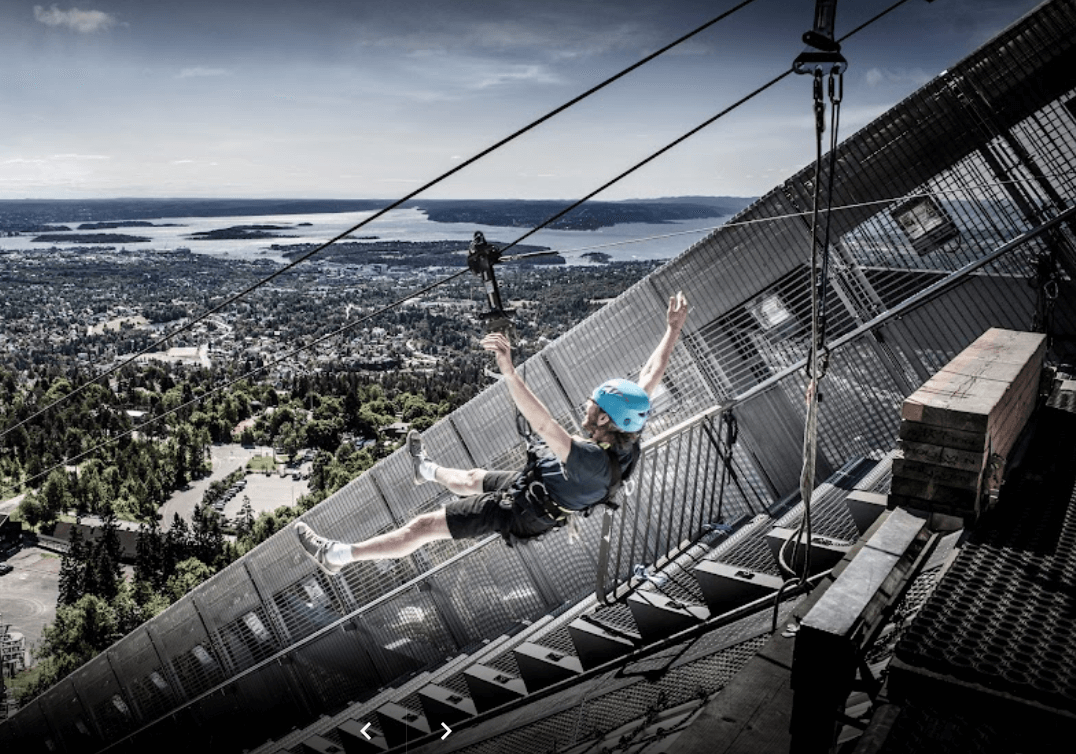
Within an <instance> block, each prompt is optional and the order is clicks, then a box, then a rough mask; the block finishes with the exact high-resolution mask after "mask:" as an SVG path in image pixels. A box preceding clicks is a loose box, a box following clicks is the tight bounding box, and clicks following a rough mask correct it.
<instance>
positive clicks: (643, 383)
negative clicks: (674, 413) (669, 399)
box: [639, 291, 687, 397]
mask: <svg viewBox="0 0 1076 754" xmlns="http://www.w3.org/2000/svg"><path fill="white" fill-rule="evenodd" d="M686 320H687V298H686V297H685V296H684V293H683V291H680V292H678V293H677V294H676V295H675V296H671V297H670V298H669V310H668V311H667V312H666V313H665V321H666V323H667V326H666V328H665V335H664V336H662V338H661V342H660V343H658V347H657V348H655V349H654V353H652V354H650V358H649V359H647V360H646V364H645V365H643V370H642V371H641V372H640V373H639V387H641V388H642V389H643V390H645V391H646V394H647V395H649V396H651V397H653V395H654V391H655V390H657V387H658V385H660V384H661V378H662V377H663V376H664V375H665V369H666V368H667V367H668V366H669V359H670V358H672V352H673V348H674V347H675V346H676V341H677V340H679V339H680V331H681V330H682V329H683V328H684V322H685V321H686Z"/></svg>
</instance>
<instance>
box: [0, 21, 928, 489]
mask: <svg viewBox="0 0 1076 754" xmlns="http://www.w3.org/2000/svg"><path fill="white" fill-rule="evenodd" d="M907 1H908V0H898V2H897V3H896V4H894V5H893V6H891V7H890V8H888V9H887V10H884V11H882V12H881V13H879V14H877V15H876V16H874V17H873V18H872V19H871V20H870V21H868V22H866V23H863V24H861V25H860V26H858V27H856V28H855V29H853V30H852V31H851V32H849V33H848V34H846V35H845V36H844V37H841V40H840V41H843V40H845V39H847V38H848V37H850V36H852V35H853V34H855V33H856V32H858V31H860V30H862V29H863V28H865V27H866V26H868V25H870V24H871V23H873V22H875V21H877V20H878V19H879V18H881V17H882V16H884V15H886V14H887V13H889V12H890V11H892V10H894V9H895V8H897V7H899V6H900V5H903V4H904V3H905V2H907ZM750 2H753V0H745V2H743V3H741V4H740V5H738V6H736V7H735V8H733V9H732V10H730V11H727V12H726V13H724V14H722V15H721V16H719V17H717V18H716V19H714V20H712V21H710V22H708V23H707V24H704V25H703V26H700V27H699V28H698V29H696V30H694V31H693V32H689V33H688V34H686V35H684V36H683V37H681V38H680V39H678V40H677V41H676V42H673V43H671V44H670V45H667V46H666V47H664V48H662V49H661V50H659V51H658V52H656V53H653V54H652V55H650V56H648V57H647V58H644V59H643V60H642V61H640V62H639V63H636V64H635V65H634V66H632V67H631V68H628V69H625V70H624V71H622V72H621V73H619V74H617V75H616V76H614V77H612V78H610V79H607V80H606V81H605V82H603V83H602V84H599V85H598V86H596V87H594V88H593V89H591V90H588V92H586V93H584V94H583V95H580V96H579V97H577V98H575V99H574V100H572V101H571V102H569V103H567V104H565V105H562V106H561V107H560V108H558V110H556V111H553V112H551V113H549V114H547V115H546V116H543V117H542V118H539V119H538V120H536V121H534V122H533V123H532V124H531V125H529V126H526V127H524V129H521V130H520V131H517V132H516V133H515V134H513V135H512V136H510V137H507V138H506V139H504V140H502V141H501V142H498V144H497V145H495V146H494V147H490V148H489V149H487V150H485V151H484V152H483V153H481V154H479V155H476V156H475V157H472V158H470V159H469V160H468V161H467V162H465V163H463V164H461V165H459V166H457V167H456V168H454V169H453V170H451V171H449V172H448V173H445V174H443V175H442V176H441V177H439V178H437V179H434V180H433V181H431V182H430V183H428V184H426V185H425V186H423V187H421V188H419V189H417V190H416V191H414V192H412V193H411V194H409V195H408V196H406V197H404V198H403V199H400V200H397V201H396V202H394V203H393V204H392V205H389V206H388V207H386V208H384V209H382V210H380V211H379V212H378V213H377V214H376V215H374V216H372V217H370V218H367V219H366V220H364V221H363V222H362V223H359V224H358V225H356V226H354V227H353V228H351V229H349V230H347V231H344V232H343V233H341V234H339V235H337V236H336V237H334V238H333V239H331V240H329V241H327V242H325V243H324V244H322V245H321V246H319V247H317V248H316V249H314V250H312V251H310V252H308V253H307V254H305V255H304V256H302V257H300V258H299V259H297V260H295V261H294V262H292V263H291V264H289V265H287V266H286V267H284V268H282V269H280V270H278V271H277V272H275V273H274V274H272V275H270V276H269V277H267V278H265V279H264V280H263V281H261V282H259V283H256V284H254V285H252V286H250V287H248V288H247V289H246V290H245V291H243V292H242V293H239V294H236V295H235V296H233V297H232V298H230V299H228V301H226V302H224V303H223V304H220V305H218V306H217V307H214V308H213V309H211V310H209V311H208V312H206V313H205V314H204V315H202V317H201V318H200V319H199V320H198V321H201V319H205V318H206V317H208V316H210V315H212V314H214V313H216V312H218V311H219V310H220V309H221V308H222V307H224V306H225V305H227V304H229V303H232V302H234V301H235V300H237V299H239V298H241V297H242V296H244V295H247V293H249V292H250V291H253V290H254V289H256V288H257V287H259V286H260V285H264V284H265V283H267V282H269V281H270V280H272V279H274V278H275V277H277V276H278V275H280V274H282V273H283V272H285V271H287V270H288V269H291V268H293V267H295V265H297V264H299V263H300V262H302V261H304V260H306V259H309V258H310V257H311V256H313V255H314V254H316V253H317V252H318V251H321V250H323V249H325V248H326V247H328V246H329V245H330V244H332V243H335V242H336V241H338V240H340V239H342V238H344V237H346V236H348V235H350V234H351V233H353V232H355V231H356V230H358V229H359V228H361V227H363V225H365V224H367V223H369V222H372V221H373V220H374V219H375V218H377V217H380V216H381V215H383V214H385V213H387V212H388V211H390V210H391V209H393V208H395V207H398V206H399V205H400V204H402V203H403V202H405V201H407V200H408V199H410V198H413V197H414V196H416V195H417V194H418V193H421V192H422V191H425V190H426V189H427V188H429V187H431V186H433V185H435V184H436V183H438V182H440V181H441V180H444V179H445V178H447V177H448V176H450V175H452V174H453V173H455V172H457V171H458V170H461V169H462V168H463V167H465V166H466V165H468V164H470V163H472V162H474V161H476V160H477V159H479V158H480V157H481V156H483V155H485V154H488V153H489V152H491V151H493V149H495V148H497V147H499V146H501V145H503V144H505V143H507V142H508V141H510V140H511V139H513V138H515V137H516V136H518V135H520V134H522V133H524V132H525V131H527V130H530V129H531V128H533V127H534V126H536V125H538V124H539V123H541V122H543V121H544V120H548V119H549V118H550V117H552V116H553V115H555V114H556V113H557V112H560V111H561V110H563V109H565V108H567V107H569V106H571V105H572V104H575V103H576V102H578V101H579V100H580V99H582V98H583V97H586V96H589V94H591V93H593V92H595V91H597V90H598V89H599V88H602V87H604V86H605V85H607V84H608V83H611V82H612V81H614V80H615V79H616V78H619V77H621V76H623V75H625V74H626V73H627V72H629V71H631V70H634V69H635V68H638V67H639V66H640V65H642V64H643V63H645V62H647V61H648V60H651V59H653V58H654V57H656V56H657V55H659V54H661V52H664V51H666V50H668V49H671V47H672V46H675V45H676V44H679V43H681V42H683V41H685V40H686V39H688V38H690V37H691V36H694V35H695V34H697V33H698V32H700V31H702V30H703V29H705V28H707V27H708V26H711V25H713V24H714V23H716V22H717V21H719V20H721V19H722V18H724V17H726V16H728V15H729V14H731V13H733V12H735V11H736V10H739V9H740V8H742V7H744V6H746V5H747V4H749V3H750ZM792 72H793V71H792V69H791V68H790V69H789V70H787V71H785V72H783V73H781V74H780V75H778V76H775V77H774V78H773V79H771V80H770V81H768V82H767V83H765V84H763V85H762V86H760V87H758V88H757V89H756V90H755V91H753V92H752V93H750V94H748V95H746V96H745V97H742V98H741V99H739V100H737V101H736V102H735V103H734V104H732V105H730V106H729V107H727V108H725V109H724V110H722V111H721V112H719V113H717V114H716V115H714V116H713V117H711V118H708V119H707V120H706V121H704V122H703V123H701V124H700V125H698V126H696V127H695V128H693V129H691V130H690V131H688V132H687V133H685V134H684V135H682V136H680V137H679V138H677V139H676V140H674V141H673V142H670V143H669V144H667V145H666V146H665V147H663V148H661V149H659V150H658V151H656V152H654V153H653V154H651V155H650V156H649V157H647V158H645V159H643V160H641V161H640V162H638V163H636V164H635V165H634V166H632V167H631V168H629V169H627V170H625V171H624V172H622V173H621V174H619V175H618V176H617V177H615V178H614V179H612V180H610V181H607V182H606V183H604V184H603V185H602V186H601V187H600V188H598V189H597V190H595V191H593V192H591V193H590V194H588V195H587V196H586V197H584V198H583V199H581V200H579V201H577V202H575V203H573V204H572V205H571V206H569V207H568V208H566V209H564V210H562V211H560V212H558V213H556V214H555V215H553V216H552V217H550V218H548V219H546V220H545V221H544V222H543V223H541V224H540V225H538V226H537V227H535V228H533V229H531V230H530V231H528V232H527V233H524V234H523V235H522V236H520V237H519V238H517V239H516V240H515V241H513V242H511V243H510V244H509V245H508V246H506V247H504V249H502V251H504V250H506V249H510V248H512V247H514V246H517V245H519V244H520V243H521V242H522V241H524V240H525V239H527V238H529V237H530V236H532V235H533V234H534V233H537V232H538V231H539V230H541V229H542V228H545V227H547V226H549V225H550V224H552V223H553V222H555V221H556V220H558V219H560V218H561V217H563V216H564V215H565V214H567V213H568V212H570V211H571V210H573V209H575V208H576V207H578V206H579V205H581V204H583V203H584V202H585V201H587V200H589V199H590V198H592V197H593V196H595V195H596V194H598V193H600V192H601V191H604V190H605V189H606V188H608V187H610V186H612V185H613V184H615V183H617V182H618V181H620V180H622V179H623V178H625V177H627V176H628V175H630V174H631V173H633V172H635V171H636V170H638V169H639V168H641V167H643V166H644V165H647V164H649V163H650V162H652V161H653V160H655V159H657V157H659V156H661V155H663V154H664V153H665V152H668V151H669V150H670V149H672V148H673V147H675V146H677V145H679V144H680V143H682V142H683V141H685V140H687V139H688V138H690V137H691V136H693V135H695V134H696V133H698V132H699V131H701V130H702V129H703V128H705V127H707V126H709V125H711V124H712V123H714V122H715V121H716V120H718V119H719V118H721V117H723V116H724V115H726V114H727V113H729V112H731V111H732V110H734V109H736V108H737V107H739V106H740V105H742V104H744V103H746V102H748V101H749V100H751V99H753V98H754V97H756V96H757V95H758V94H761V93H762V92H763V91H765V90H766V89H769V88H770V87H771V86H773V85H774V84H776V83H778V82H779V81H781V80H782V79H784V78H785V77H786V76H788V75H789V74H791V73H792ZM466 272H467V270H461V271H460V272H457V273H455V274H453V275H450V276H448V277H446V278H443V279H441V280H439V281H436V282H434V283H432V284H430V285H429V286H426V287H425V288H422V289H421V290H419V291H416V292H414V293H412V294H408V295H407V296H404V297H403V298H400V299H397V300H396V301H394V302H392V303H391V304H388V305H386V306H384V307H381V308H380V309H378V310H376V311H374V312H371V313H370V314H368V315H366V316H364V317H362V318H360V319H359V320H358V321H356V322H353V323H349V324H348V325H345V326H343V327H340V328H337V329H336V330H334V331H332V332H331V333H328V334H326V335H324V336H322V337H320V338H317V339H316V340H314V341H313V342H311V343H310V344H307V345H306V346H301V347H299V348H297V349H294V350H292V351H290V352H288V353H287V354H285V355H283V356H281V357H279V358H277V359H275V360H273V361H271V362H269V363H268V364H265V365H263V366H261V367H258V368H257V369H254V370H251V371H249V372H247V373H246V374H244V375H243V376H241V377H238V378H235V379H233V380H230V381H228V382H226V383H223V384H222V385H219V386H217V387H216V388H213V389H212V390H210V391H208V392H206V393H205V394H203V395H202V396H199V397H198V398H195V399H192V400H191V401H188V402H186V403H184V404H182V405H181V406H177V407H176V408H174V409H171V410H169V411H167V412H165V413H163V414H160V415H159V416H157V417H154V419H152V420H150V421H148V422H145V423H143V424H140V425H138V426H136V427H134V428H132V429H131V430H128V431H126V432H123V433H121V434H119V435H116V436H113V437H111V438H109V440H106V441H104V442H101V443H98V444H97V445H95V446H93V447H92V448H90V449H89V450H86V451H83V452H81V453H79V454H78V455H76V456H73V457H69V458H67V459H65V462H64V463H60V464H56V465H54V466H51V467H50V468H48V469H46V470H45V471H43V472H41V473H39V474H37V475H35V476H34V477H31V478H30V479H28V480H27V483H29V482H30V481H33V480H34V479H38V478H41V477H42V476H44V475H46V474H48V473H51V472H52V471H53V470H55V469H57V468H60V467H62V466H64V465H67V463H70V462H71V461H77V460H79V459H81V458H84V457H85V456H86V455H88V454H90V453H92V452H95V451H97V450H99V449H100V448H103V447H106V446H107V445H109V444H110V443H112V442H115V441H116V440H118V439H121V438H122V437H126V436H128V435H130V434H132V433H133V432H136V431H138V430H139V429H142V428H144V427H146V426H148V425H150V424H153V423H155V422H157V421H159V420H160V419H162V418H165V417H167V416H170V415H171V414H173V413H176V412H177V411H179V410H180V409H182V408H186V407H187V406H190V405H194V404H197V403H199V402H201V401H203V400H205V399H206V398H208V397H209V396H211V395H214V394H215V393H217V392H219V391H220V390H223V389H225V388H227V387H230V386H232V385H234V384H236V383H237V382H239V381H241V380H243V379H246V378H247V377H250V376H252V375H254V374H257V373H258V372H261V371H263V370H264V369H266V368H268V367H271V366H274V365H276V364H279V363H281V362H283V361H285V360H287V359H290V358H292V357H293V356H295V355H296V354H298V353H301V352H302V351H304V350H306V349H308V348H312V347H314V346H316V345H319V344H320V343H322V342H324V341H325V340H328V339H329V338H332V337H335V336H336V335H339V334H341V333H343V332H346V331H347V330H349V329H351V328H353V327H356V326H358V325H359V324H361V323H363V322H366V321H368V320H369V319H371V318H373V317H375V316H377V315H379V314H382V313H384V312H387V311H390V310H391V309H393V308H395V307H397V306H400V305H402V304H403V303H405V302H407V301H409V300H411V299H412V298H416V297H418V296H420V295H424V294H425V293H428V292H429V291H431V290H433V289H435V288H437V287H439V286H441V285H444V284H446V283H448V282H450V281H452V280H454V279H456V278H458V277H460V276H462V275H464V274H466ZM189 327H190V325H188V326H187V328H189ZM180 332H183V329H179V330H176V331H175V332H173V333H172V334H171V335H169V336H167V337H165V338H163V339H161V340H160V341H158V343H163V342H165V341H167V340H168V339H169V338H170V337H173V336H174V335H177V334H179V333H180ZM152 347H154V346H150V348H152ZM146 350H147V351H148V350H149V349H146ZM145 352H146V351H143V352H142V353H145ZM138 355H141V354H136V355H135V356H134V357H132V358H130V359H128V360H127V361H125V362H123V363H122V364H120V365H119V366H118V367H114V368H113V369H111V370H109V371H107V372H104V373H102V374H100V375H98V376H97V377H95V378H93V379H92V380H90V381H89V382H87V383H86V384H84V385H82V386H80V387H79V388H78V389H76V390H74V391H72V392H71V393H68V394H67V395H65V396H64V397H63V398H60V399H59V400H57V401H54V402H53V403H51V404H49V405H48V406H46V407H45V408H44V409H41V410H40V411H38V412H37V413H35V414H33V415H31V416H30V417H28V418H26V419H23V420H22V421H21V422H19V423H17V424H15V425H13V426H12V427H9V428H7V429H6V430H4V431H3V432H0V439H2V438H3V437H4V436H6V435H7V434H8V433H9V432H12V431H14V430H15V429H17V428H18V427H20V426H22V425H24V424H26V423H27V422H29V421H31V420H33V419H34V418H36V417H37V416H40V415H41V414H42V413H44V412H46V411H48V410H49V409H51V408H52V407H54V406H55V405H57V404H59V403H60V402H62V401H64V400H66V399H68V398H70V397H72V396H74V395H75V394H76V393H78V392H80V391H81V390H82V389H85V388H86V387H88V386H89V385H90V384H93V383H94V382H96V381H97V380H99V379H101V378H102V377H104V376H107V375H109V374H113V373H115V372H116V371H117V370H118V369H121V368H122V367H124V366H126V365H128V364H130V363H132V362H133V361H134V359H135V358H137V356H138Z"/></svg>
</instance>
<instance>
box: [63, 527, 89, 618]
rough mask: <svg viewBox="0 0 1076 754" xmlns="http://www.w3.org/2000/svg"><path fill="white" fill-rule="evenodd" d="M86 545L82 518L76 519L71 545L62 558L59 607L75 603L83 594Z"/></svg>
mask: <svg viewBox="0 0 1076 754" xmlns="http://www.w3.org/2000/svg"><path fill="white" fill-rule="evenodd" d="M86 549H87V547H86V545H85V544H84V543H83V541H82V518H81V517H80V518H77V519H75V525H74V526H73V527H71V539H70V545H69V547H68V548H67V552H65V553H64V555H63V558H62V559H61V560H60V574H59V577H60V578H59V581H60V584H59V586H60V593H59V596H58V597H57V598H56V605H57V607H61V606H63V605H73V604H75V603H76V602H78V599H79V597H81V596H82V595H83V589H84V587H85V581H86V579H85V573H86Z"/></svg>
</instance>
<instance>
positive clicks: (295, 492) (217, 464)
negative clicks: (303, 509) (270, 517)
mask: <svg viewBox="0 0 1076 754" xmlns="http://www.w3.org/2000/svg"><path fill="white" fill-rule="evenodd" d="M211 453H212V464H213V472H212V473H211V474H210V475H209V476H208V477H206V478H204V479H198V480H197V481H194V482H192V483H191V484H190V486H189V487H188V488H187V489H185V490H180V491H179V492H176V493H174V494H173V495H172V497H170V498H169V499H168V501H167V502H166V503H165V504H164V505H162V506H161V508H160V513H161V515H162V516H163V518H162V520H161V528H163V529H168V528H170V527H171V525H172V518H173V516H175V514H177V513H178V514H179V516H180V518H184V519H186V520H187V521H190V519H191V514H193V513H194V507H195V506H196V505H199V504H200V503H201V502H202V498H203V496H204V495H205V491H206V490H207V489H209V484H210V482H217V481H220V480H222V479H225V478H226V477H227V476H228V475H229V474H231V473H232V472H234V471H237V470H238V469H241V468H243V467H245V466H246V465H247V463H249V461H250V460H251V459H252V458H255V457H258V456H272V454H273V450H272V448H261V447H259V448H244V447H243V446H242V445H237V444H229V445H214V446H213V447H212V449H211ZM304 468H307V469H308V468H309V464H306V465H305V467H304ZM291 471H293V470H290V469H289V473H288V475H287V476H285V477H281V476H280V475H279V473H278V472H276V471H274V472H273V473H272V474H271V475H270V476H266V475H265V473H264V472H258V473H250V474H248V475H247V477H246V480H247V486H246V487H245V489H243V490H242V491H240V492H239V493H237V494H236V495H235V496H233V497H231V498H230V499H229V500H228V501H227V502H226V503H225V505H224V508H223V510H222V513H223V514H224V515H225V516H226V517H227V518H234V517H235V516H236V515H237V514H238V513H239V510H240V509H241V508H242V507H243V496H244V495H246V496H247V497H249V498H250V505H251V508H253V510H254V515H255V516H257V515H258V514H259V513H262V512H264V511H271V510H276V509H277V508H279V507H280V506H282V505H294V504H295V501H296V500H298V499H299V498H300V497H302V496H303V495H305V494H306V493H307V492H309V490H310V486H309V485H308V484H307V481H306V480H305V479H299V480H295V479H293V478H292V475H291Z"/></svg>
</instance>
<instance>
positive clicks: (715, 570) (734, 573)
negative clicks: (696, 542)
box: [694, 560, 783, 615]
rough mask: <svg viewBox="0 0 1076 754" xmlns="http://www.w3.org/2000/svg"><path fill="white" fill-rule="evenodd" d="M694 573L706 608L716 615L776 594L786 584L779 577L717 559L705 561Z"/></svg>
mask: <svg viewBox="0 0 1076 754" xmlns="http://www.w3.org/2000/svg"><path fill="white" fill-rule="evenodd" d="M694 572H695V578H696V579H697V580H698V582H699V587H700V588H701V589H702V596H703V598H704V599H705V600H706V605H707V607H709V608H710V612H711V613H713V614H714V615H721V614H722V613H727V612H728V611H730V610H735V609H736V608H738V607H741V606H743V605H746V604H747V603H749V602H754V601H755V600H757V599H761V598H762V597H766V596H769V595H772V594H775V593H776V592H777V590H779V589H780V588H781V585H782V583H783V582H782V580H781V579H779V578H778V577H776V576H771V575H769V574H766V573H759V572H758V571H752V570H749V569H747V568H737V567H736V566H734V565H729V564H728V563H719V562H716V561H713V560H704V561H702V562H701V563H699V564H698V565H697V566H695V570H694Z"/></svg>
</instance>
